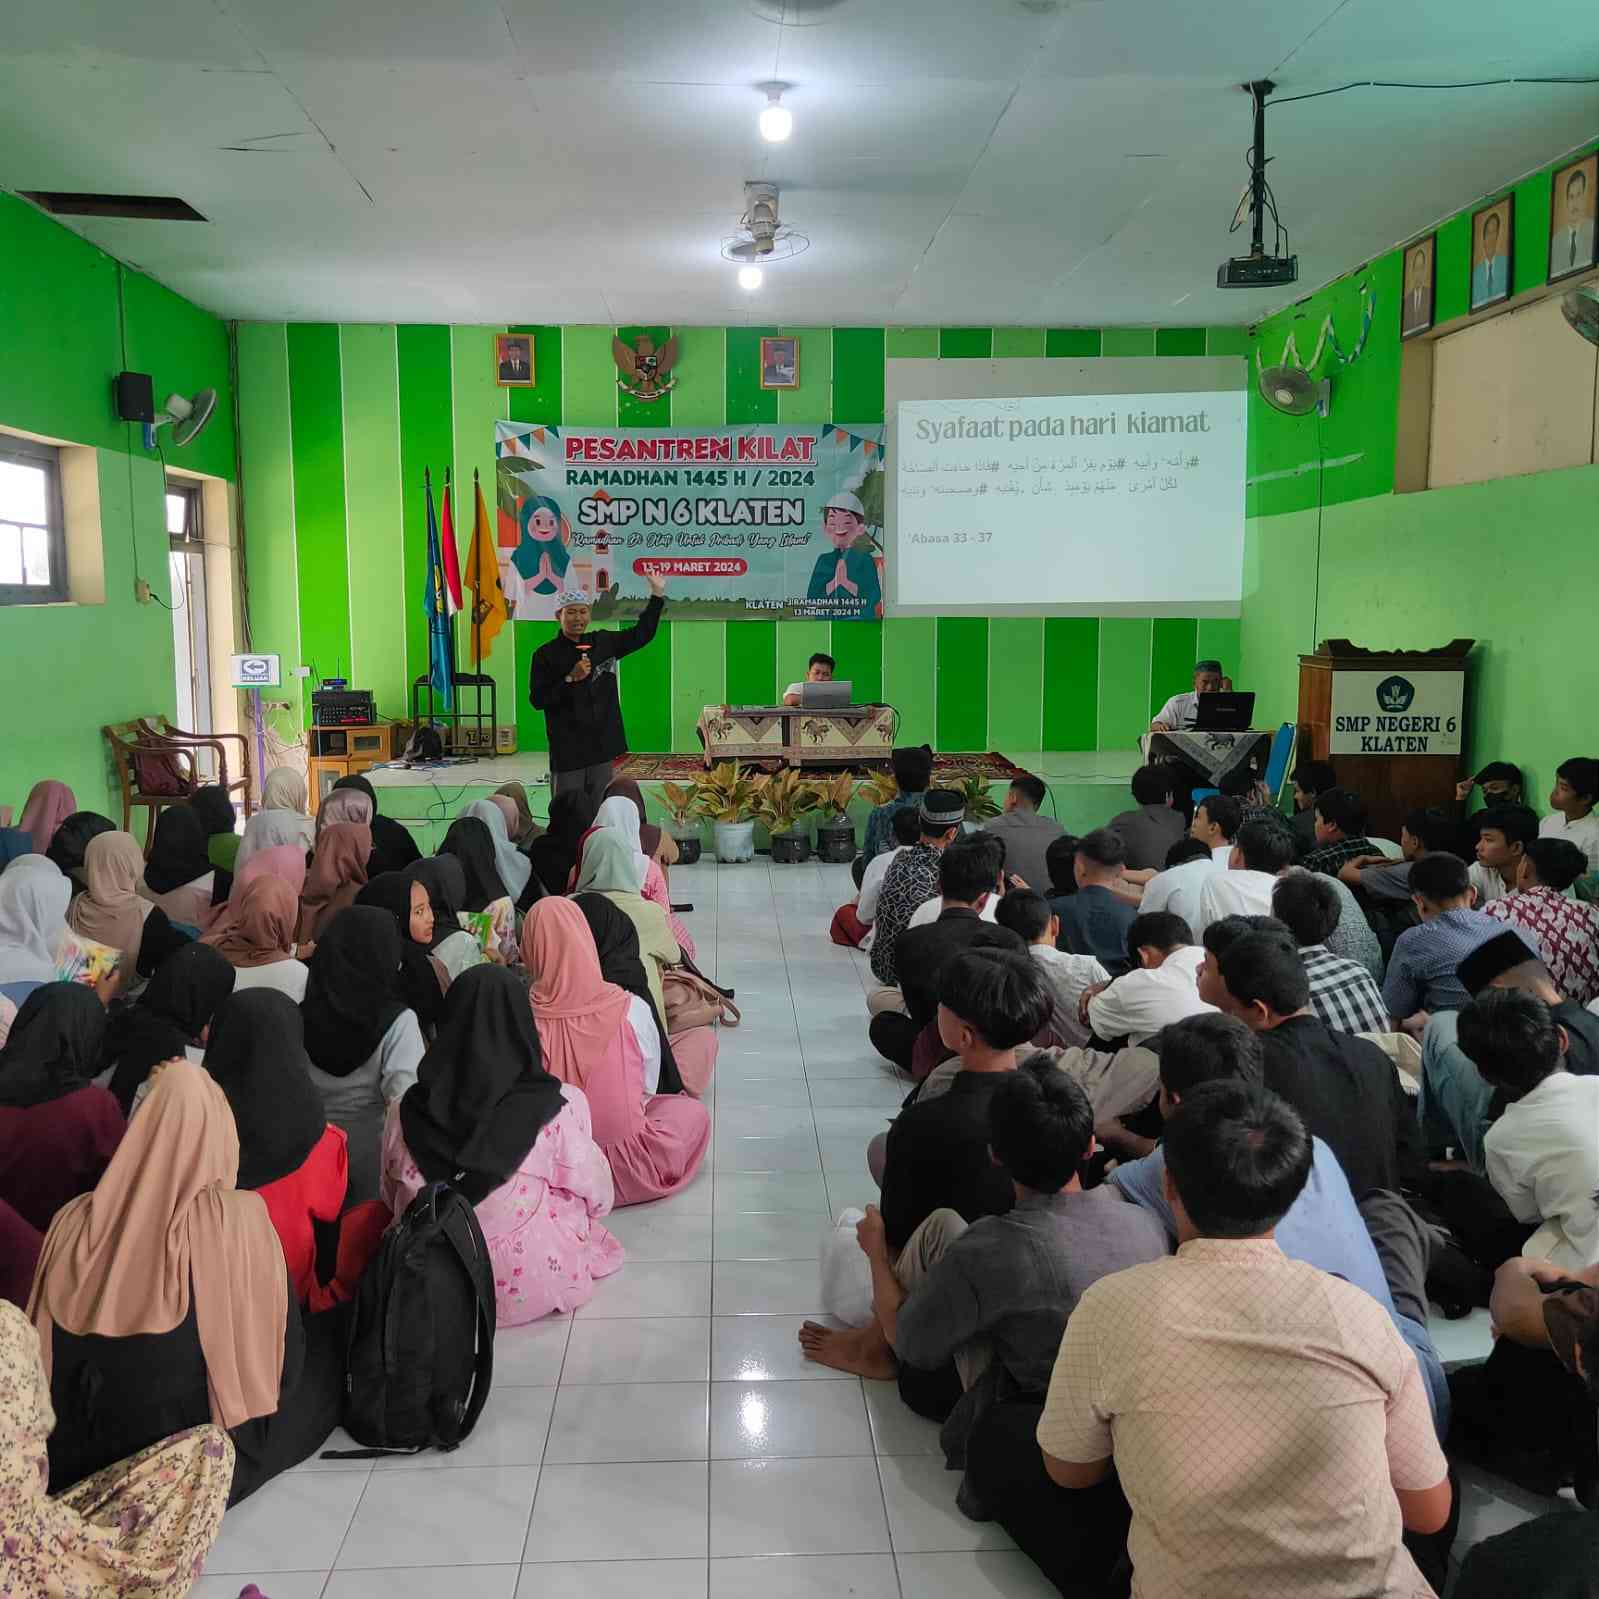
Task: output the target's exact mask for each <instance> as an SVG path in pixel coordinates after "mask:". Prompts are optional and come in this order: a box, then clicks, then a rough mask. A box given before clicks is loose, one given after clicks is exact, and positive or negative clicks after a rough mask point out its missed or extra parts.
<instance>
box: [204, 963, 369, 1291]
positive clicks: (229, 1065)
mask: <svg viewBox="0 0 1599 1599" xmlns="http://www.w3.org/2000/svg"><path fill="white" fill-rule="evenodd" d="M310 1064H311V1063H310V1061H309V1059H308V1058H307V1056H306V1053H305V1035H304V1028H303V1025H302V1022H301V1019H300V1010H299V1007H298V1006H297V1005H296V1004H295V1003H294V1001H293V1000H291V999H290V998H289V996H288V995H287V994H283V993H279V992H278V991H277V990H275V989H270V988H257V989H245V990H244V991H243V992H241V993H237V994H235V995H234V996H233V997H232V998H231V999H229V1000H228V1001H227V1002H226V1003H225V1004H224V1005H223V1006H222V1008H221V1010H220V1011H218V1012H217V1019H216V1024H215V1026H214V1027H213V1028H212V1032H211V1042H210V1045H209V1046H208V1047H207V1049H206V1052H205V1069H206V1070H207V1071H208V1072H209V1073H210V1074H211V1076H212V1077H213V1078H214V1079H215V1081H216V1084H217V1086H218V1087H219V1088H220V1089H221V1090H222V1092H223V1093H224V1094H225V1095H226V1096H227V1101H228V1105H229V1107H230V1108H231V1109H232V1111H233V1119H234V1122H235V1123H236V1124H237V1126H238V1129H239V1178H238V1184H237V1186H238V1187H240V1188H249V1189H254V1190H255V1191H256V1192H258V1193H259V1194H260V1195H261V1198H262V1201H263V1202H264V1203H265V1205H266V1208H267V1214H268V1215H269V1216H270V1217H271V1218H272V1226H273V1228H274V1229H275V1230H276V1232H277V1235H278V1242H279V1243H281V1244H282V1245H283V1258H284V1260H285V1261H287V1263H288V1267H289V1278H290V1280H291V1282H292V1283H293V1284H294V1292H295V1296H296V1298H297V1299H298V1301H299V1303H300V1304H302V1305H306V1306H308V1307H309V1308H310V1309H311V1310H314V1311H316V1310H326V1309H329V1308H331V1307H332V1306H333V1305H336V1304H339V1303H341V1302H343V1301H345V1300H347V1299H349V1298H350V1297H351V1296H352V1293H353V1290H354V1286H355V1284H356V1283H358V1282H359V1281H360V1278H361V1272H362V1271H363V1270H364V1269H365V1266H366V1263H367V1261H368V1260H370V1258H371V1256H372V1254H373V1252H374V1251H375V1250H376V1248H377V1246H378V1243H379V1241H380V1240H381V1239H382V1236H383V1230H384V1228H385V1227H386V1226H387V1225H388V1221H389V1213H388V1211H387V1209H385V1208H384V1207H383V1206H382V1205H379V1204H376V1203H374V1204H372V1205H357V1206H356V1207H355V1208H354V1209H353V1210H349V1211H346V1209H345V1200H346V1197H347V1194H348V1190H349V1155H348V1152H347V1149H346V1145H345V1134H344V1131H343V1129H342V1128H339V1127H334V1126H331V1125H329V1123H328V1120H327V1118H326V1116H325V1115H324V1114H323V1111H322V1096H321V1095H320V1094H319V1093H317V1091H316V1089H315V1088H314V1087H313V1086H312V1084H311V1076H310Z"/></svg>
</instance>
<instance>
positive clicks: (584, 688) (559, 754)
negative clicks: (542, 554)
mask: <svg viewBox="0 0 1599 1599" xmlns="http://www.w3.org/2000/svg"><path fill="white" fill-rule="evenodd" d="M649 585H650V597H649V602H648V603H647V604H646V605H645V607H644V614H643V615H642V616H640V617H639V619H638V621H637V622H636V623H635V624H634V625H633V626H632V627H629V628H624V629H622V631H621V632H619V633H608V632H599V633H591V632H589V630H588V626H589V616H590V614H591V610H590V602H589V596H588V595H587V594H584V593H581V592H580V591H578V590H576V589H569V590H567V591H566V592H565V593H563V594H562V595H561V596H560V601H559V604H558V606H557V609H556V612H555V620H556V624H557V625H558V626H559V627H560V629H561V631H560V632H559V633H557V634H556V635H555V637H554V638H552V639H551V640H550V642H549V643H548V644H544V645H541V646H540V647H539V648H538V649H537V650H535V651H534V652H533V660H532V662H531V663H530V665H529V667H528V674H527V697H528V699H529V700H530V701H531V702H532V704H533V708H534V709H535V710H538V711H543V712H544V725H545V727H546V728H547V729H548V730H549V736H550V778H551V788H552V791H553V792H554V793H556V794H560V793H563V792H565V791H566V790H567V789H572V788H580V789H582V790H583V791H584V792H585V793H586V794H587V795H588V796H589V798H590V800H591V801H592V802H593V804H594V805H595V806H596V807H597V806H598V805H599V803H600V800H601V799H602V798H603V797H604V794H605V790H606V788H607V787H608V786H609V785H610V781H611V763H612V762H613V761H614V760H615V759H616V757H617V756H618V755H624V754H626V753H627V734H626V733H625V732H624V731H623V730H622V707H621V703H620V701H619V700H618V698H617V691H616V663H617V662H618V661H619V660H621V658H622V657H623V656H624V655H631V654H632V653H633V651H634V650H641V649H643V648H644V646H645V645H646V644H648V643H649V641H650V640H651V639H652V638H654V637H655V626H656V623H658V622H659V621H660V619H661V596H662V595H663V594H664V593H665V592H666V579H665V578H664V577H662V576H661V575H660V574H659V573H658V572H651V573H650V574H649Z"/></svg>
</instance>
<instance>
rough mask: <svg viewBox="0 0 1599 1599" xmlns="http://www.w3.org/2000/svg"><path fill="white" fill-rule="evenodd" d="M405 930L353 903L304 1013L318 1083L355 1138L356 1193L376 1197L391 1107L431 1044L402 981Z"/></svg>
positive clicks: (330, 939)
mask: <svg viewBox="0 0 1599 1599" xmlns="http://www.w3.org/2000/svg"><path fill="white" fill-rule="evenodd" d="M401 954H402V951H401V946H400V929H399V927H398V926H397V925H396V923H395V920H394V917H393V916H392V915H390V913H389V912H388V911H385V910H379V909H378V907H377V906H375V905H352V906H350V907H349V908H348V909H346V910H342V911H340V912H339V913H338V915H336V916H335V917H334V918H333V920H332V921H330V922H329V923H328V925H327V927H326V928H325V929H324V930H323V932H322V934H321V936H320V937H319V938H318V939H317V946H316V952H315V953H314V954H313V955H312V956H311V960H310V964H309V973H308V976H307V980H306V987H305V998H304V1000H302V1001H301V1004H300V1014H301V1016H302V1018H303V1020H304V1023H305V1051H306V1054H307V1055H308V1056H309V1057H310V1061H311V1066H310V1075H311V1082H312V1085H313V1086H314V1087H315V1088H316V1090H317V1092H318V1093H320V1094H321V1096H322V1109H323V1113H324V1114H325V1115H326V1117H327V1119H328V1120H329V1121H330V1122H332V1123H333V1124H334V1125H335V1126H337V1127H342V1128H343V1129H344V1131H345V1134H346V1136H347V1137H348V1139H349V1152H350V1194H349V1197H350V1200H351V1202H352V1203H359V1202H362V1201H365V1200H368V1199H376V1198H377V1192H378V1162H379V1145H380V1143H381V1141H382V1137H383V1114H384V1111H385V1109H386V1108H387V1106H388V1105H389V1103H390V1102H391V1101H393V1100H396V1099H398V1098H399V1097H400V1096H401V1095H402V1094H403V1093H405V1091H406V1090H407V1089H408V1088H410V1087H411V1085H412V1084H413V1083H414V1082H415V1081H416V1070H417V1067H418V1066H419V1065H420V1064H421V1062H422V1055H423V1050H424V1045H423V1042H422V1030H421V1028H420V1026H419V1025H418V1023H417V1019H416V1013H415V1012H414V1011H413V1010H412V1009H411V1008H410V1006H408V1005H407V1004H406V1002H405V996H404V994H403V992H402V990H401V987H400V960H401Z"/></svg>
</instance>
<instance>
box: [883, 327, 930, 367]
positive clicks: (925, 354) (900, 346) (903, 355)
mask: <svg viewBox="0 0 1599 1599" xmlns="http://www.w3.org/2000/svg"><path fill="white" fill-rule="evenodd" d="M884 353H885V354H886V355H887V357H888V359H889V360H890V361H926V360H934V359H936V358H937V356H938V329H937V328H889V329H888V330H887V334H886V337H885V341H884Z"/></svg>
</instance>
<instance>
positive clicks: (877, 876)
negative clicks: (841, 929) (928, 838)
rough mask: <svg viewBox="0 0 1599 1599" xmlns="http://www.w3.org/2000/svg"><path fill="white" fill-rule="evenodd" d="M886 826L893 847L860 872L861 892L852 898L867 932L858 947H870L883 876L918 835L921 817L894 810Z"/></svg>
mask: <svg viewBox="0 0 1599 1599" xmlns="http://www.w3.org/2000/svg"><path fill="white" fill-rule="evenodd" d="M889 826H890V828H891V829H892V830H893V834H894V848H893V849H885V850H883V851H881V852H880V853H878V854H876V855H874V856H873V857H872V858H871V859H870V860H869V861H868V862H867V863H866V870H865V871H864V872H863V873H862V874H861V892H860V895H859V897H858V898H857V899H856V901H855V915H856V917H857V918H858V919H859V920H860V922H861V923H862V925H863V926H864V927H865V928H866V932H865V935H864V936H863V937H862V939H861V941H860V943H859V944H857V945H856V946H855V947H856V948H857V949H863V950H870V949H871V947H872V932H873V924H874V923H875V922H876V921H877V900H878V896H879V895H880V894H881V893H882V892H883V879H884V878H885V877H887V876H888V869H889V867H890V866H891V865H893V863H894V862H895V861H896V860H897V859H898V858H899V857H900V855H901V854H902V853H903V852H904V851H905V850H907V849H909V848H910V846H911V845H912V844H914V843H915V842H916V840H917V839H918V838H919V837H920V836H921V829H922V821H921V816H920V814H919V813H918V812H917V811H915V810H903V811H895V812H894V815H893V817H892V818H891V819H890V821H889ZM928 903H929V904H930V905H936V904H937V903H938V901H937V900H929V901H928Z"/></svg>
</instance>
